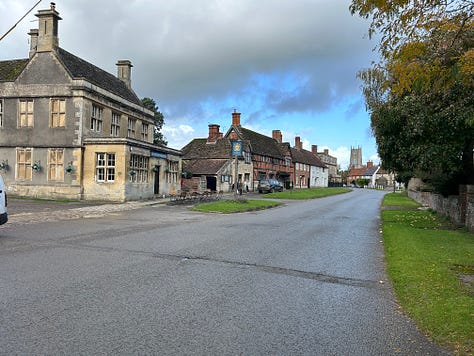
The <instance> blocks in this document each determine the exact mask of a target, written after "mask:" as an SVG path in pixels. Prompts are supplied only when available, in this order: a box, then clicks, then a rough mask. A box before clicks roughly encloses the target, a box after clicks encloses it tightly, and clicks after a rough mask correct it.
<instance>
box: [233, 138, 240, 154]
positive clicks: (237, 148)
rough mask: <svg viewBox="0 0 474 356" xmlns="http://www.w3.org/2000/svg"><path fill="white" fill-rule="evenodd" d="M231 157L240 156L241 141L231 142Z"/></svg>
mask: <svg viewBox="0 0 474 356" xmlns="http://www.w3.org/2000/svg"><path fill="white" fill-rule="evenodd" d="M232 156H242V141H232Z"/></svg>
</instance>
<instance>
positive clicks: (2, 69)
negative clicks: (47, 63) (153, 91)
mask: <svg viewBox="0 0 474 356" xmlns="http://www.w3.org/2000/svg"><path fill="white" fill-rule="evenodd" d="M55 53H56V55H57V58H58V59H59V61H60V62H61V63H62V64H63V65H64V68H65V69H66V70H67V71H68V72H69V74H70V75H71V77H72V78H74V79H85V80H87V81H88V82H90V83H92V84H94V85H97V86H98V87H101V88H102V89H105V90H107V91H109V92H111V93H114V94H116V95H118V96H120V97H121V98H123V99H126V100H128V101H130V102H132V103H134V104H137V105H140V106H141V105H142V102H141V100H140V99H139V98H138V97H137V95H136V94H135V93H134V91H133V90H131V89H129V88H127V86H126V85H125V83H124V82H122V81H121V80H120V79H119V78H117V77H116V76H115V75H113V74H110V73H109V72H106V71H105V70H103V69H100V68H99V67H97V66H95V65H93V64H91V63H89V62H87V61H85V60H83V59H81V58H79V57H77V56H75V55H73V54H71V53H69V52H68V51H66V50H64V49H62V48H60V47H58V48H57V50H56V51H55ZM28 61H29V59H27V58H26V59H14V60H8V61H0V81H14V80H15V79H16V78H17V77H18V76H19V75H20V73H21V72H22V71H23V69H25V67H26V65H27V64H28Z"/></svg>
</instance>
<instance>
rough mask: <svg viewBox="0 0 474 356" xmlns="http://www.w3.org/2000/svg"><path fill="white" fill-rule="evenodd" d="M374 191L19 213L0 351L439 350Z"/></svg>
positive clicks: (3, 262) (12, 229) (4, 291)
mask: <svg viewBox="0 0 474 356" xmlns="http://www.w3.org/2000/svg"><path fill="white" fill-rule="evenodd" d="M382 196H383V192H379V191H371V190H355V191H353V192H351V193H348V194H344V195H339V196H334V197H329V198H324V199H317V200H311V201H305V202H301V201H298V202H288V203H287V204H286V205H285V206H283V207H279V208H275V209H270V210H266V211H260V212H253V213H242V214H234V215H218V214H202V213H196V212H191V211H188V210H187V209H186V208H185V207H182V206H177V207H176V206H175V207H170V206H166V205H162V204H160V205H148V206H137V205H128V208H129V209H128V208H127V205H123V207H125V209H110V208H107V205H104V206H101V207H100V206H97V207H80V208H77V209H82V210H80V211H81V212H82V213H81V214H79V213H76V212H75V210H77V209H74V208H73V209H60V210H54V211H57V212H58V216H60V218H57V219H55V218H54V216H55V214H54V213H53V212H52V211H50V213H49V214H48V216H49V218H48V219H47V220H45V219H42V218H39V219H36V220H35V219H34V216H40V217H41V216H42V215H41V214H36V213H33V214H32V215H26V216H27V217H28V219H25V218H24V217H25V215H23V219H22V216H21V213H18V214H19V215H17V217H15V214H14V215H13V216H12V219H11V222H9V223H8V224H6V225H4V226H2V227H0V271H1V274H0V301H1V302H0V354H2V355H12V354H30V355H32V354H34V355H46V354H48V355H51V354H113V355H117V354H123V355H130V354H159V355H235V354H239V355H414V354H420V355H440V354H446V353H445V351H443V350H441V349H440V348H438V347H437V346H435V345H433V344H432V343H431V342H430V341H429V340H428V339H427V338H426V337H425V336H424V335H422V334H421V333H420V332H419V331H418V330H417V329H416V327H415V326H414V324H413V323H412V322H411V321H410V320H409V319H408V318H407V317H406V316H405V315H404V314H403V313H402V311H401V310H400V308H399V307H398V305H397V303H396V301H395V298H394V296H393V294H392V291H391V288H390V284H389V283H388V281H387V277H386V274H385V270H384V256H383V248H382V244H381V241H380V234H379V209H380V201H381V199H382ZM87 209H89V213H84V211H86V210H87ZM101 209H102V210H101ZM63 210H69V214H70V215H69V216H70V219H65V218H64V216H63V215H64V213H63V212H62V211H63ZM61 214H62V215H61Z"/></svg>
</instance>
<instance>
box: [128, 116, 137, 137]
mask: <svg viewBox="0 0 474 356" xmlns="http://www.w3.org/2000/svg"><path fill="white" fill-rule="evenodd" d="M136 121H137V120H134V119H128V125H127V127H128V129H127V137H132V138H134V137H135V123H136Z"/></svg>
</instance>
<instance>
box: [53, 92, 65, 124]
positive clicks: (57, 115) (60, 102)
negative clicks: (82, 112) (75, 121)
mask: <svg viewBox="0 0 474 356" xmlns="http://www.w3.org/2000/svg"><path fill="white" fill-rule="evenodd" d="M50 120H51V121H50V126H51V127H65V126H66V100H65V99H52V100H51V118H50Z"/></svg>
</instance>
